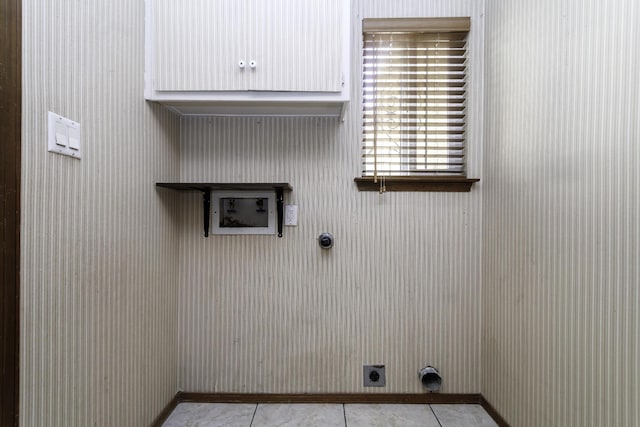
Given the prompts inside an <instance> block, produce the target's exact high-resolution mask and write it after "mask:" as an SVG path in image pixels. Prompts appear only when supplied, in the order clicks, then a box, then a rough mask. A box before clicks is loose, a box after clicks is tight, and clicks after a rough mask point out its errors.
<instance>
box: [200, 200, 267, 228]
mask: <svg viewBox="0 0 640 427" xmlns="http://www.w3.org/2000/svg"><path fill="white" fill-rule="evenodd" d="M211 207H212V210H213V217H212V220H213V221H212V222H213V227H212V233H213V234H276V195H275V193H274V192H246V191H217V192H213V193H211Z"/></svg>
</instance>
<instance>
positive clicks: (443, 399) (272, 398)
mask: <svg viewBox="0 0 640 427" xmlns="http://www.w3.org/2000/svg"><path fill="white" fill-rule="evenodd" d="M481 398H482V396H481V395H480V394H448V393H420V394H407V393H181V395H180V399H181V400H180V401H181V402H201V403H211V402H218V403H404V404H413V403H424V404H429V403H476V404H480V402H481Z"/></svg>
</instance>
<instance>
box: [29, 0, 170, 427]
mask: <svg viewBox="0 0 640 427" xmlns="http://www.w3.org/2000/svg"><path fill="white" fill-rule="evenodd" d="M143 19H144V3H143V2H142V1H137V2H132V1H126V0H112V1H108V2H105V1H95V0H90V1H82V2H79V1H74V2H72V1H64V0H49V1H36V0H25V1H24V2H23V129H22V134H23V144H22V163H23V165H22V218H21V221H22V226H21V234H22V239H21V307H20V311H21V316H20V322H21V330H20V340H21V349H20V425H21V426H25V427H36V426H61V427H62V426H64V427H70V426H78V427H86V426H114V427H123V426H132V427H139V426H145V425H149V423H150V422H151V421H152V420H153V419H154V418H155V416H157V415H158V414H159V413H160V411H161V410H162V408H163V407H164V406H165V405H166V404H167V402H168V401H169V400H170V399H171V397H172V396H173V395H174V394H175V392H176V389H177V373H176V372H177V371H176V367H177V365H178V361H177V357H178V354H177V332H178V331H177V329H176V327H175V324H176V323H177V304H176V303H175V301H176V299H177V287H176V284H177V281H178V268H177V266H178V263H177V260H178V247H177V243H178V236H177V234H176V233H177V225H176V222H175V216H174V214H175V205H176V203H177V202H178V199H177V197H176V196H175V195H172V194H164V193H160V192H157V191H156V190H155V188H154V182H155V181H158V180H171V179H176V178H177V177H178V166H179V165H178V157H179V119H178V118H176V117H174V116H172V115H171V114H169V113H168V112H167V111H165V110H164V109H163V108H162V107H159V106H153V105H151V104H147V103H145V101H144V99H143V64H144V61H143V43H144V26H143V24H142V23H143ZM49 110H50V111H54V112H56V113H59V114H61V115H64V116H66V117H68V118H70V119H73V120H75V121H77V122H80V124H81V125H82V145H83V147H82V149H83V157H82V160H79V161H78V160H75V159H71V158H69V157H64V156H61V155H57V154H51V153H48V152H47V139H46V138H47V135H46V123H47V122H46V117H47V111H49Z"/></svg>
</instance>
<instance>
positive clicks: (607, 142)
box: [480, 0, 640, 427]
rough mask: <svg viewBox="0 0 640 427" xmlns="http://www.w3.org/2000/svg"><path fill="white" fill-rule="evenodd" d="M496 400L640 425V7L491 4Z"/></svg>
mask: <svg viewBox="0 0 640 427" xmlns="http://www.w3.org/2000/svg"><path fill="white" fill-rule="evenodd" d="M486 18H487V23H486V28H487V32H486V40H487V56H486V70H487V72H486V82H487V85H486V100H487V104H486V105H487V109H486V116H487V121H486V137H485V150H484V183H483V233H482V235H483V246H482V252H483V267H482V269H483V278H482V281H483V283H482V287H483V296H482V299H483V301H484V303H483V309H482V311H483V324H484V326H483V340H484V341H483V358H482V359H483V362H482V372H483V375H482V378H481V381H480V383H481V384H482V393H483V394H484V395H485V396H486V398H487V399H488V400H489V401H490V402H492V403H493V404H494V406H495V407H496V408H497V409H498V411H499V412H501V413H502V414H503V415H504V416H505V417H506V418H507V419H508V420H509V421H510V422H511V423H512V425H514V426H523V427H526V426H562V427H565V426H580V427H589V426H593V427H595V426H616V427H618V426H624V427H631V426H637V425H640V405H638V399H639V396H640V338H639V336H640V317H639V314H638V313H639V312H640V290H639V289H638V284H639V283H640V267H639V266H640V263H639V261H638V260H639V255H640V246H639V245H640V196H639V195H638V184H639V183H640V173H639V172H638V163H639V162H640V151H639V148H638V141H639V139H640V84H639V83H638V78H637V75H638V72H639V70H640V54H639V53H638V52H639V51H638V49H639V46H640V31H639V30H638V26H637V24H638V22H639V21H640V5H639V4H638V2H637V1H636V0H612V1H607V2H602V1H597V0H566V1H561V2H559V1H555V0H541V1H537V2H532V1H529V0H512V1H508V2H507V1H495V0H489V1H488V2H487V11H486Z"/></svg>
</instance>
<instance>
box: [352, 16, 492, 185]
mask: <svg viewBox="0 0 640 427" xmlns="http://www.w3.org/2000/svg"><path fill="white" fill-rule="evenodd" d="M470 21H471V19H470V18H469V17H445V18H365V19H363V20H362V37H363V39H362V50H361V53H360V55H361V60H362V68H361V72H360V76H361V78H362V79H363V80H362V84H361V88H362V92H361V94H362V98H361V100H362V105H361V112H362V113H363V123H362V129H363V132H362V135H363V138H362V139H360V143H361V144H362V146H361V147H360V153H361V156H362V157H361V158H362V162H364V161H365V154H364V150H365V147H364V126H365V124H364V112H365V105H364V102H365V99H364V72H365V69H364V54H363V53H362V51H363V50H364V38H365V36H364V35H365V33H375V32H379V33H389V32H422V33H439V32H440V33H442V32H458V33H460V32H465V33H467V36H468V34H469V33H470ZM420 89H421V88H420ZM466 99H467V96H466V95H465V103H466ZM408 112H409V113H411V112H412V110H408ZM465 123H466V122H465ZM464 133H465V138H464V146H463V150H465V151H466V148H467V142H468V141H467V138H466V131H465V132H464ZM415 155H416V156H418V154H417V153H415ZM360 166H361V167H363V163H361V164H360ZM363 169H364V168H363ZM361 173H362V176H360V177H357V178H355V179H354V181H355V183H356V184H357V187H358V190H360V191H380V192H384V191H442V192H468V191H470V190H471V186H472V185H473V183H475V182H477V181H479V179H476V178H468V177H467V175H466V161H465V162H464V164H463V173H461V174H437V175H436V174H433V175H432V174H424V175H421V174H407V175H400V176H399V175H384V174H383V175H380V174H377V172H376V173H374V175H373V176H371V175H365V171H364V170H362V171H361Z"/></svg>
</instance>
